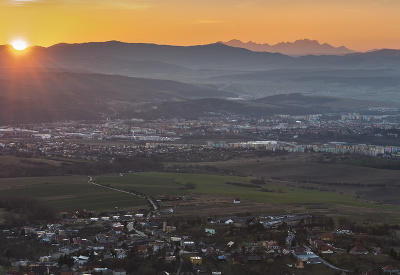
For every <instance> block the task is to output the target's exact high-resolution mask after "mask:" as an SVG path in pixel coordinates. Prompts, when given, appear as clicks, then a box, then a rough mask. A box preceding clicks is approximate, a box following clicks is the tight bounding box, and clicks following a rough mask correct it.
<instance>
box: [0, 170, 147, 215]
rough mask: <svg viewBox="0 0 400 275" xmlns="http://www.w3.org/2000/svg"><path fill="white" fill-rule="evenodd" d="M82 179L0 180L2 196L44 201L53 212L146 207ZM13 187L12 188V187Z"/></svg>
mask: <svg viewBox="0 0 400 275" xmlns="http://www.w3.org/2000/svg"><path fill="white" fill-rule="evenodd" d="M87 180H88V178H87V177H83V176H76V177H75V176H70V177H41V178H13V179H1V180H0V186H1V187H3V188H4V187H5V186H6V185H8V186H10V185H11V187H10V188H8V187H6V189H3V190H1V194H2V195H15V196H26V197H30V198H37V199H40V200H43V201H46V202H47V203H49V204H50V205H52V206H54V207H55V208H56V209H58V210H59V209H66V210H77V209H82V208H83V209H86V210H98V211H100V210H110V209H114V208H115V207H118V208H123V209H132V208H141V207H146V205H147V202H146V200H144V199H141V198H138V197H136V196H132V195H128V194H125V193H120V192H116V191H112V190H109V189H106V188H102V187H98V186H94V185H92V184H90V183H88V182H87ZM12 186H15V187H12Z"/></svg>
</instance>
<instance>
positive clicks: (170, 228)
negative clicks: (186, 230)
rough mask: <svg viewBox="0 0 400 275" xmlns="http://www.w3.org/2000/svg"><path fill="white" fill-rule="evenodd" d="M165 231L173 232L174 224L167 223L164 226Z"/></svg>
mask: <svg viewBox="0 0 400 275" xmlns="http://www.w3.org/2000/svg"><path fill="white" fill-rule="evenodd" d="M165 231H167V232H170V233H171V232H175V231H176V226H172V225H167V226H166V227H165Z"/></svg>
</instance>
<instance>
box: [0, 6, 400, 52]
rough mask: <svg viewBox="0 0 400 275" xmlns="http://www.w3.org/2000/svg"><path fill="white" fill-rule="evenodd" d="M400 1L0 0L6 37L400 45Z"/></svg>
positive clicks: (360, 47)
mask: <svg viewBox="0 0 400 275" xmlns="http://www.w3.org/2000/svg"><path fill="white" fill-rule="evenodd" d="M399 13H400V0H333V1H331V0H248V1H243V0H242V1H239V0H0V44H1V45H3V44H10V43H11V42H12V41H13V40H15V39H17V38H22V39H25V40H26V41H27V42H28V43H29V45H39V46H45V47H48V46H51V45H53V44H57V43H82V42H101V41H109V40H118V41H123V42H132V43H156V44H168V45H185V46H186V45H199V44H209V43H215V42H218V41H228V40H231V39H239V40H242V41H243V42H247V41H254V42H257V43H269V44H276V43H279V42H293V41H295V40H297V39H305V38H307V39H312V40H318V41H319V42H320V43H328V44H331V45H333V46H336V47H337V46H346V47H348V48H350V49H352V50H357V51H367V50H371V49H380V48H393V49H400V16H398V14H399Z"/></svg>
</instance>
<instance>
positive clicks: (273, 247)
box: [267, 241, 279, 250]
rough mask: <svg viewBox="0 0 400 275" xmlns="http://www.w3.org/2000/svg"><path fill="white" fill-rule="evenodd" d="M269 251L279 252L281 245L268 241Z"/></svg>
mask: <svg viewBox="0 0 400 275" xmlns="http://www.w3.org/2000/svg"><path fill="white" fill-rule="evenodd" d="M267 249H269V250H271V249H273V250H278V249H279V244H278V243H277V242H275V241H268V242H267Z"/></svg>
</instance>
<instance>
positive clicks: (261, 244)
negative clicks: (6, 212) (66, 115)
mask: <svg viewBox="0 0 400 275" xmlns="http://www.w3.org/2000/svg"><path fill="white" fill-rule="evenodd" d="M232 203H240V199H239V198H236V199H235V200H234V201H233V202H232ZM172 213H173V210H172V211H170V212H169V213H168V214H165V212H164V213H163V214H162V213H161V212H157V211H156V212H152V211H149V210H147V209H139V210H137V211H136V212H135V213H133V212H128V211H119V210H116V211H113V212H103V213H94V212H89V211H86V210H84V209H80V210H77V211H72V212H68V211H66V210H62V211H60V219H59V220H58V221H57V223H48V224H42V225H29V226H23V227H21V228H7V229H5V228H4V229H3V230H2V232H1V234H0V236H1V238H3V239H6V240H13V241H18V242H21V243H25V245H26V244H27V243H36V245H39V246H44V247H47V248H46V249H45V250H44V251H46V252H48V253H46V254H42V255H40V256H38V257H37V258H32V257H29V258H17V257H15V256H17V255H12V254H13V253H12V252H11V251H9V252H8V253H7V252H6V253H3V256H2V266H6V268H5V270H4V274H7V275H20V274H31V275H33V274H43V275H47V274H61V275H72V274H93V275H96V274H110V275H111V274H113V275H125V274H231V273H234V272H235V270H236V271H237V270H239V271H241V272H249V274H260V273H261V272H263V271H264V272H265V270H268V272H272V273H273V274H310V273H309V272H312V271H313V270H314V272H316V273H315V274H322V273H318V270H320V271H319V272H322V271H321V269H319V268H321V267H323V268H325V269H327V270H330V271H331V272H333V273H323V274H367V275H374V274H400V272H399V270H398V269H397V268H396V267H395V265H390V264H389V265H388V264H386V265H382V266H380V267H379V268H375V269H373V270H360V269H357V267H356V268H355V269H352V270H348V269H346V268H343V267H342V266H341V265H342V264H343V262H342V261H339V260H338V258H332V256H333V255H335V254H336V255H341V257H342V258H343V257H344V258H348V259H358V260H359V259H360V257H361V258H362V257H369V258H368V259H371V257H372V258H374V257H376V258H379V257H380V258H381V257H384V258H385V259H386V263H388V262H393V263H398V257H397V253H396V252H395V251H394V250H393V248H391V249H390V247H388V246H387V245H388V244H389V243H390V241H389V242H386V243H385V242H384V241H382V240H381V239H380V238H378V237H376V236H374V233H370V234H365V233H362V232H357V231H359V230H361V229H362V227H355V226H354V225H353V224H352V223H351V222H350V221H343V220H342V221H341V220H339V221H338V222H335V221H334V220H333V219H332V218H331V217H327V216H323V215H319V214H315V213H298V214H281V215H276V214H273V215H272V214H271V215H268V214H264V215H257V216H246V215H240V216H228V217H212V218H211V217H191V216H180V217H179V216H178V217H174V216H173V214H172ZM350 228H352V229H350ZM363 229H364V230H365V228H363ZM377 229H378V228H376V230H377ZM353 230H356V231H353ZM386 230H388V231H391V229H390V228H389V229H388V228H386ZM386 233H388V232H386ZM375 234H380V233H375ZM389 235H390V234H389ZM381 238H382V239H384V238H386V239H388V237H387V236H384V235H382V236H381ZM378 243H381V245H383V246H381V247H380V246H379V244H378ZM394 253H395V255H394ZM352 257H353V258H352ZM5 263H6V264H5ZM346 266H348V264H347V265H346ZM315 268H317V269H315ZM255 270H258V272H259V273H251V272H256V271H255ZM322 270H324V269H322ZM324 272H326V270H325V271H324ZM272 273H267V274H272ZM261 274H262V273H261Z"/></svg>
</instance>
